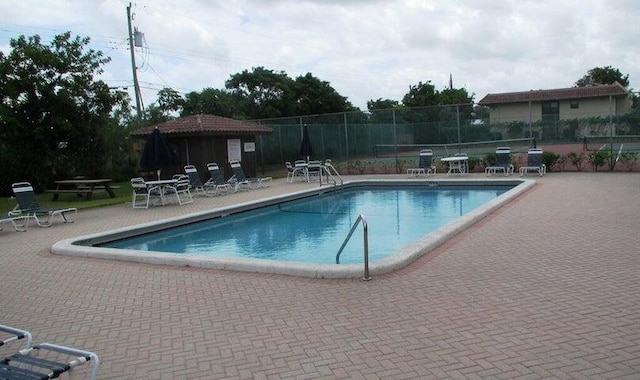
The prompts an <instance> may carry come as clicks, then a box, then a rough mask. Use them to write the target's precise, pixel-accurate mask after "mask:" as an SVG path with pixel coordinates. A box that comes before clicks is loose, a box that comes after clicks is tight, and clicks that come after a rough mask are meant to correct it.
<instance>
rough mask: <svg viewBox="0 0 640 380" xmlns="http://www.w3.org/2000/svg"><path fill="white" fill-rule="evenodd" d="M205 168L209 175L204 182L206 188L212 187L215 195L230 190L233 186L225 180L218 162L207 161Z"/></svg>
mask: <svg viewBox="0 0 640 380" xmlns="http://www.w3.org/2000/svg"><path fill="white" fill-rule="evenodd" d="M207 170H208V171H209V176H211V178H209V180H207V182H206V183H205V187H206V188H207V189H213V191H214V194H215V195H218V194H227V193H229V192H231V190H232V189H233V186H232V184H231V183H229V182H227V181H225V179H224V173H223V172H222V170H220V167H219V166H218V164H216V163H215V162H209V163H208V164H207Z"/></svg>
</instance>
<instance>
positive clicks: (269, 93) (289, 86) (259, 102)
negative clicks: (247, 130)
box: [225, 66, 295, 119]
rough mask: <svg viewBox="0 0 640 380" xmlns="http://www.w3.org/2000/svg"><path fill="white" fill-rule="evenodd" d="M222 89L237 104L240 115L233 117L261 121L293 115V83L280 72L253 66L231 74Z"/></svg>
mask: <svg viewBox="0 0 640 380" xmlns="http://www.w3.org/2000/svg"><path fill="white" fill-rule="evenodd" d="M225 86H226V88H227V89H228V90H229V91H231V94H232V95H233V97H234V99H235V100H236V101H237V102H238V106H239V110H240V111H241V112H242V115H237V116H240V117H245V118H252V119H265V118H273V117H283V116H291V115H294V114H295V112H294V109H295V96H294V86H295V82H294V81H293V79H291V78H290V77H289V76H288V75H287V74H286V73H285V72H284V71H280V72H276V71H273V70H269V69H265V68H264V67H261V66H260V67H255V68H253V70H252V71H248V70H244V71H242V72H240V73H237V74H234V75H232V76H231V78H229V79H228V80H227V81H226V83H225Z"/></svg>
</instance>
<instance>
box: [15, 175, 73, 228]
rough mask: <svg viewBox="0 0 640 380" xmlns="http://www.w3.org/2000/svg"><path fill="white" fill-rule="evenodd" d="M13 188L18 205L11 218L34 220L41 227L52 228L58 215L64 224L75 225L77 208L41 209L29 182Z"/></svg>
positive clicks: (18, 184) (17, 184)
mask: <svg viewBox="0 0 640 380" xmlns="http://www.w3.org/2000/svg"><path fill="white" fill-rule="evenodd" d="M11 188H12V189H13V194H14V195H15V197H16V201H17V202H18V204H17V205H16V207H15V208H14V209H13V210H12V211H10V212H9V216H13V217H19V216H23V217H26V218H33V219H34V220H35V221H36V223H37V224H38V226H40V227H50V226H51V222H52V221H53V218H54V217H55V216H56V215H57V216H59V217H60V219H62V221H63V222H64V223H73V221H74V220H75V216H76V214H77V213H78V209H77V208H75V207H69V208H60V209H53V208H42V207H40V205H39V204H38V200H37V199H36V194H35V192H34V191H33V186H31V184H30V183H29V182H16V183H14V184H13V185H11Z"/></svg>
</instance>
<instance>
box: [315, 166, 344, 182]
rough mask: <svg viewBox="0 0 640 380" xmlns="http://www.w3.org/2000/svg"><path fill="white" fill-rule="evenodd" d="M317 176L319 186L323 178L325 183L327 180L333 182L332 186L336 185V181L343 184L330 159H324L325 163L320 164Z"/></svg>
mask: <svg viewBox="0 0 640 380" xmlns="http://www.w3.org/2000/svg"><path fill="white" fill-rule="evenodd" d="M319 178H320V179H319V180H320V186H322V183H323V182H324V178H326V181H327V184H328V183H329V181H331V182H333V185H334V186H336V185H338V182H340V185H343V184H344V180H343V179H342V176H340V173H338V171H337V170H336V168H335V167H334V166H333V165H331V160H326V161H325V163H324V164H323V165H321V166H320V175H319Z"/></svg>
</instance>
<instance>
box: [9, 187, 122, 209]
mask: <svg viewBox="0 0 640 380" xmlns="http://www.w3.org/2000/svg"><path fill="white" fill-rule="evenodd" d="M113 186H114V187H115V186H117V188H114V189H113V192H114V193H115V194H116V197H115V198H110V197H109V194H107V193H106V192H105V191H97V192H95V193H93V196H92V197H91V200H90V201H85V200H84V198H81V197H78V196H77V195H76V194H60V196H59V198H58V200H57V201H55V202H53V201H52V200H51V199H52V198H53V194H51V193H41V194H37V195H36V198H37V199H38V204H40V207H42V208H67V207H76V208H77V209H78V210H81V209H85V208H91V207H101V206H109V205H114V204H119V203H125V202H131V182H114V183H113ZM16 204H17V203H16V200H15V198H13V197H4V198H0V213H1V214H2V215H6V214H7V213H8V212H9V211H11V210H12V209H13V208H14V207H15V206H16Z"/></svg>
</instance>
